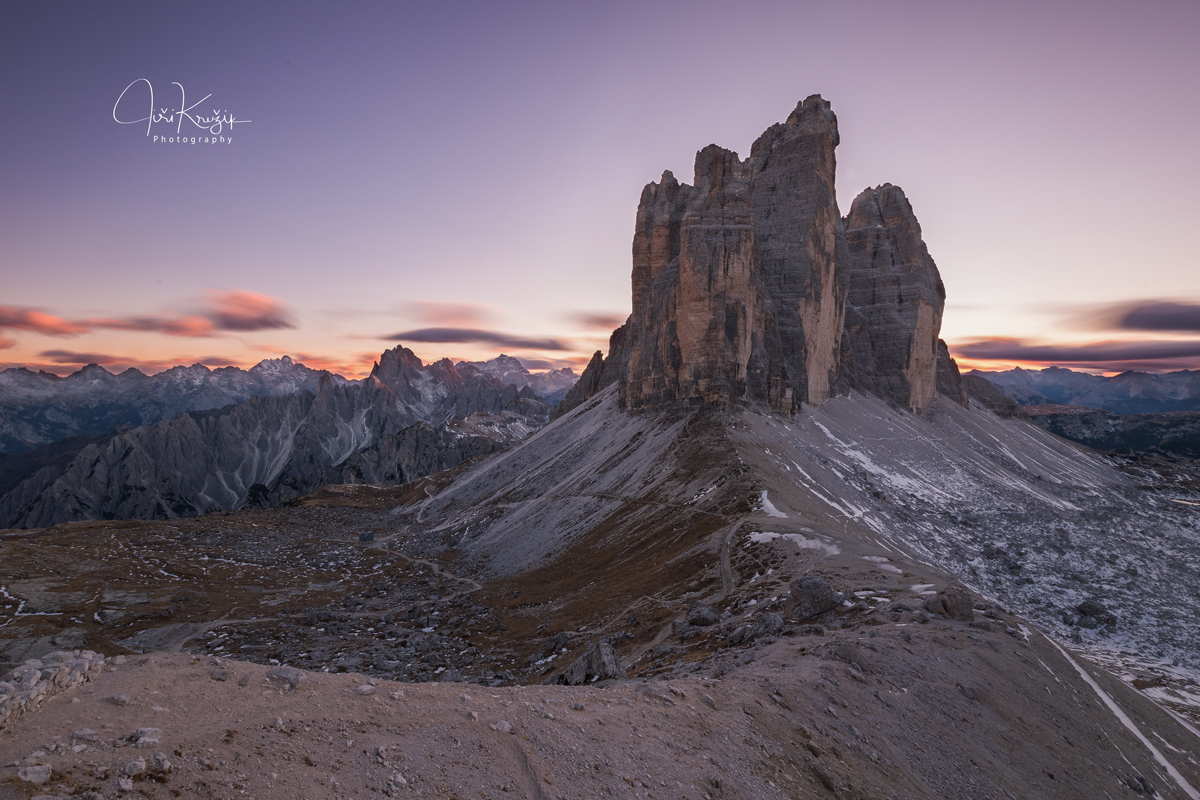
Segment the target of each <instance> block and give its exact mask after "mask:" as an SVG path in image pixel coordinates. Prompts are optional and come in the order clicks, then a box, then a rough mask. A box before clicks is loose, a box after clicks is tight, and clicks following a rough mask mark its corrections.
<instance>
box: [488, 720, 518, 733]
mask: <svg viewBox="0 0 1200 800" xmlns="http://www.w3.org/2000/svg"><path fill="white" fill-rule="evenodd" d="M488 727H489V728H491V729H492V730H494V731H499V732H500V733H512V729H513V726H512V724H511V723H509V722H507V721H506V720H500V721H499V722H497V723H494V724H492V725H489V726H488Z"/></svg>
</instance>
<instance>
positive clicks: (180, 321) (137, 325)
mask: <svg viewBox="0 0 1200 800" xmlns="http://www.w3.org/2000/svg"><path fill="white" fill-rule="evenodd" d="M82 324H84V325H86V326H88V327H89V328H93V329H95V328H100V329H105V330H115V331H140V332H144V333H163V334H166V335H167V336H189V337H196V338H203V337H206V336H215V335H216V331H217V326H216V325H214V324H213V322H212V320H210V319H209V318H208V317H201V316H195V315H193V316H187V317H127V318H124V319H110V318H107V317H99V318H95V319H85V320H83V321H82Z"/></svg>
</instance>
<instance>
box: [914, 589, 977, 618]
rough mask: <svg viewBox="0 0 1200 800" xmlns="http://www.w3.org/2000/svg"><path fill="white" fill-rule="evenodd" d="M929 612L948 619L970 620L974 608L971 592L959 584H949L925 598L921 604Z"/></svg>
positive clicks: (973, 615) (973, 614)
mask: <svg viewBox="0 0 1200 800" xmlns="http://www.w3.org/2000/svg"><path fill="white" fill-rule="evenodd" d="M921 607H922V608H924V609H925V610H926V611H928V612H930V613H931V614H938V615H940V616H943V617H949V618H950V619H957V620H961V621H962V622H970V621H971V620H973V619H975V609H974V607H973V606H972V603H971V593H970V592H968V591H967V590H966V589H963V588H962V587H961V586H949V587H947V588H945V589H943V590H941V591H940V592H938V593H937V594H936V595H934V596H933V597H929V598H926V599H925V602H924V603H923V604H922V606H921Z"/></svg>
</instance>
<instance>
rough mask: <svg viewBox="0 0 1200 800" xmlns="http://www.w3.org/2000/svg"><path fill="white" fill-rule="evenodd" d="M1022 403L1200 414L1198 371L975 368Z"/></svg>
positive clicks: (980, 374)
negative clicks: (1105, 372) (1098, 372)
mask: <svg viewBox="0 0 1200 800" xmlns="http://www.w3.org/2000/svg"><path fill="white" fill-rule="evenodd" d="M966 374H967V375H977V376H979V377H981V378H985V379H987V380H988V381H990V382H991V383H992V384H993V385H994V386H995V387H996V388H997V389H999V390H1000V392H1001V393H1003V394H1004V395H1006V396H1008V397H1010V398H1012V399H1013V400H1014V401H1015V402H1016V403H1017V404H1018V405H1022V406H1030V405H1047V404H1055V405H1064V406H1086V407H1087V408H1102V409H1104V410H1106V411H1115V412H1116V413H1118V414H1155V413H1161V412H1164V411H1197V410H1200V370H1180V371H1178V372H1163V373H1158V374H1152V373H1148V372H1132V371H1131V372H1122V373H1121V374H1120V375H1114V376H1113V377H1111V378H1109V377H1105V376H1103V375H1089V374H1088V373H1086V372H1075V371H1074V370H1070V369H1064V368H1062V367H1048V368H1047V369H1041V370H1028V369H1021V368H1020V367H1018V368H1016V369H1010V370H1006V371H1004V372H985V371H982V370H972V371H971V372H968V373H966Z"/></svg>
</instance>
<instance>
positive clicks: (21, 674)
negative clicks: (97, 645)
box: [0, 650, 104, 731]
mask: <svg viewBox="0 0 1200 800" xmlns="http://www.w3.org/2000/svg"><path fill="white" fill-rule="evenodd" d="M103 667H104V656H102V655H99V654H97V653H93V652H92V651H91V650H83V651H80V650H74V651H71V652H67V651H65V650H58V651H55V652H53V653H50V654H49V655H46V656H42V657H41V658H40V659H30V660H28V661H26V662H25V663H23V664H22V665H21V666H19V667H17V668H16V669H14V670H13V671H12V672H10V673H9V674H8V675H6V676H4V680H2V681H0V731H4V730H9V729H11V728H12V726H13V724H14V723H15V722H16V721H17V720H18V719H20V718H21V717H22V716H24V715H25V714H28V713H29V712H31V711H33V710H34V709H36V708H37V707H38V706H40V705H41V704H42V703H44V702H46V701H47V700H49V699H50V698H51V697H54V696H55V695H58V694H61V693H62V692H65V691H66V690H67V689H70V688H72V687H75V686H79V685H80V684H82V683H85V682H87V681H90V680H91V679H92V677H93V676H95V675H96V674H97V673H98V672H99V671H100V670H101V669H102V668H103Z"/></svg>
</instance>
